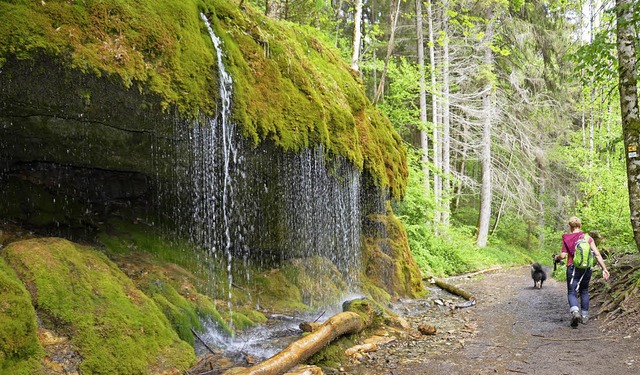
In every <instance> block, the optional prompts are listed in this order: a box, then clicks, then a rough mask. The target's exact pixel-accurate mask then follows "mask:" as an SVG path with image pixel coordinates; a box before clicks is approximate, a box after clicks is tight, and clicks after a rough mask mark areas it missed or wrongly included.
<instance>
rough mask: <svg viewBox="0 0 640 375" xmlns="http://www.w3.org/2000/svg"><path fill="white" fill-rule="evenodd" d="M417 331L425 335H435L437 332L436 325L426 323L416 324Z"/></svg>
mask: <svg viewBox="0 0 640 375" xmlns="http://www.w3.org/2000/svg"><path fill="white" fill-rule="evenodd" d="M418 331H420V333H422V334H423V335H426V336H431V335H435V334H436V333H437V331H438V330H437V329H436V327H434V326H432V325H428V324H421V325H419V326H418Z"/></svg>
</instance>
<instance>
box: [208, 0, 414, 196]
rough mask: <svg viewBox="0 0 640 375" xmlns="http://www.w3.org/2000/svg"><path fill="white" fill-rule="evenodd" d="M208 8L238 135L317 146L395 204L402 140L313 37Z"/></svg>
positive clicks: (249, 15) (287, 145) (231, 10)
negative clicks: (361, 173)
mask: <svg viewBox="0 0 640 375" xmlns="http://www.w3.org/2000/svg"><path fill="white" fill-rule="evenodd" d="M212 3H213V8H214V9H215V11H214V17H212V20H213V24H214V27H215V29H216V32H217V34H218V35H220V36H221V38H222V39H223V40H224V43H225V51H226V53H227V57H228V59H227V60H228V67H227V68H228V70H229V71H230V72H231V74H232V75H233V77H234V79H235V80H234V105H235V117H236V120H237V121H238V123H240V124H241V125H242V126H243V129H244V130H245V135H246V136H247V137H248V138H250V139H253V140H254V142H256V143H257V142H259V141H260V140H263V139H269V140H271V141H273V142H274V143H275V144H277V145H278V146H280V147H282V148H283V149H285V150H291V151H298V150H300V149H302V148H305V147H314V146H317V145H323V146H324V147H325V149H326V150H327V151H328V153H329V154H331V155H342V156H345V157H346V158H347V159H349V160H350V161H351V162H352V163H353V164H354V165H356V166H358V167H359V168H364V169H367V170H368V171H369V172H370V173H371V174H372V176H373V177H374V180H375V182H376V184H377V185H378V186H381V187H384V188H390V189H391V191H392V193H393V194H394V195H395V196H396V197H399V196H402V195H403V194H404V190H405V185H406V178H407V175H408V169H407V163H406V155H405V150H404V146H403V144H402V142H401V139H400V137H399V136H398V135H397V133H396V132H395V131H394V130H393V126H392V125H391V123H390V122H389V120H388V119H387V118H386V117H384V116H383V115H382V114H381V113H380V112H379V111H378V110H377V109H376V108H374V107H373V106H372V104H371V103H370V102H369V100H368V99H367V97H366V95H365V93H364V90H363V88H362V84H361V82H360V80H359V78H358V77H357V76H356V75H355V73H354V72H353V71H352V70H351V69H350V68H349V66H348V65H347V64H346V62H345V61H344V60H342V59H341V58H340V57H339V53H338V52H337V51H336V50H334V49H333V48H331V47H329V46H326V45H324V44H323V43H322V42H321V41H320V39H318V38H317V37H316V36H315V35H314V34H317V31H316V30H314V29H308V28H303V27H300V26H296V25H293V24H290V23H286V22H277V21H273V20H271V19H268V18H266V17H264V16H262V15H261V14H259V13H257V12H255V11H253V10H252V9H251V7H247V12H246V16H245V15H242V14H241V13H240V10H239V9H238V8H236V7H230V6H223V5H222V4H221V3H223V1H221V0H213V1H212ZM275 87H277V88H278V89H277V90H276V89H274V88H275Z"/></svg>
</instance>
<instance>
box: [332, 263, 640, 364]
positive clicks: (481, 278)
mask: <svg viewBox="0 0 640 375" xmlns="http://www.w3.org/2000/svg"><path fill="white" fill-rule="evenodd" d="M545 270H546V271H547V275H548V278H547V281H546V282H545V283H544V285H543V287H542V289H534V288H533V281H532V280H531V276H530V268H529V267H518V268H511V269H501V270H498V271H494V272H491V273H486V274H481V275H476V276H473V277H468V278H465V277H456V278H451V279H449V280H448V282H451V283H452V284H454V285H456V286H458V287H460V288H461V289H463V290H466V291H468V292H470V293H471V294H473V295H475V296H476V297H477V299H478V301H477V305H476V306H474V307H471V308H463V309H453V308H452V307H451V306H452V305H454V304H456V303H459V302H460V301H463V300H462V299H458V297H455V296H453V295H451V294H449V293H447V292H444V291H441V290H439V289H438V288H436V287H429V290H430V291H431V292H432V293H431V295H429V296H428V297H427V298H426V299H424V300H411V301H406V302H405V303H404V304H401V305H400V306H399V307H396V310H397V312H398V314H399V315H401V316H403V317H404V318H405V319H406V320H407V321H408V322H409V323H410V325H411V327H412V330H413V331H414V332H415V334H413V335H411V336H409V337H407V338H404V339H398V340H396V341H394V342H391V343H389V344H386V345H385V346H382V347H381V348H380V349H379V350H378V351H375V352H370V353H367V354H366V355H365V356H363V358H361V360H360V361H358V362H359V363H358V362H355V363H345V364H344V365H343V366H342V368H341V370H340V372H336V374H338V373H339V374H345V375H347V374H352V375H368V374H372V375H429V374H434V375H436V374H438V375H440V374H460V375H472V374H473V375H479V374H536V375H574V374H575V375H578V374H615V375H625V374H629V375H631V374H640V337H638V335H637V334H635V333H631V332H625V331H624V329H621V330H619V331H613V330H610V331H604V330H602V329H601V328H600V323H601V322H600V320H599V319H598V318H597V317H596V314H597V311H598V306H597V304H595V303H593V302H592V305H591V314H590V315H591V319H590V320H589V322H588V323H587V324H586V325H584V324H580V325H579V326H578V328H577V329H574V328H571V327H570V326H569V321H570V316H569V313H568V310H569V308H568V303H567V296H566V283H565V282H558V281H555V280H553V279H552V278H551V277H550V274H551V270H550V269H549V268H548V267H545ZM600 280H601V277H600V275H599V274H598V275H595V274H594V278H593V279H592V283H594V282H600ZM440 303H442V305H441V304H440ZM420 324H429V325H433V326H435V327H436V328H437V330H438V331H437V334H436V335H433V336H424V335H421V334H419V333H418V332H417V327H418V326H419V325H420Z"/></svg>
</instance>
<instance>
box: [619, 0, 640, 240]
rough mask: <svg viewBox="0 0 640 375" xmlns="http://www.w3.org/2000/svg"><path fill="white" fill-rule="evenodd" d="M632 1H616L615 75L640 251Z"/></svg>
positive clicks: (639, 134)
mask: <svg viewBox="0 0 640 375" xmlns="http://www.w3.org/2000/svg"><path fill="white" fill-rule="evenodd" d="M632 3H633V0H616V20H617V26H616V29H617V37H618V38H617V48H618V75H619V77H620V83H619V84H618V88H619V90H620V114H621V117H622V133H623V136H624V146H625V148H626V162H627V180H628V185H629V186H628V189H629V208H630V209H631V226H632V227H633V236H634V239H635V241H636V246H638V247H639V248H640V184H639V183H638V181H640V158H638V152H640V150H638V145H639V144H640V116H639V114H638V87H637V72H636V68H635V67H636V51H635V45H634V43H635V31H634V27H633V26H634V24H633V13H632V5H633V4H632Z"/></svg>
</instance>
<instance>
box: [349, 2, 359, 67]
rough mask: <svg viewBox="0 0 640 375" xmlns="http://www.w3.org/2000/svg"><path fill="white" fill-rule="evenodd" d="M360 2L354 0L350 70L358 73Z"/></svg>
mask: <svg viewBox="0 0 640 375" xmlns="http://www.w3.org/2000/svg"><path fill="white" fill-rule="evenodd" d="M361 23H362V0H356V13H355V15H354V16H353V55H352V57H351V68H352V69H353V70H355V71H358V70H359V68H358V61H359V60H360V44H361V40H362V30H361V26H360V25H361Z"/></svg>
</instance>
